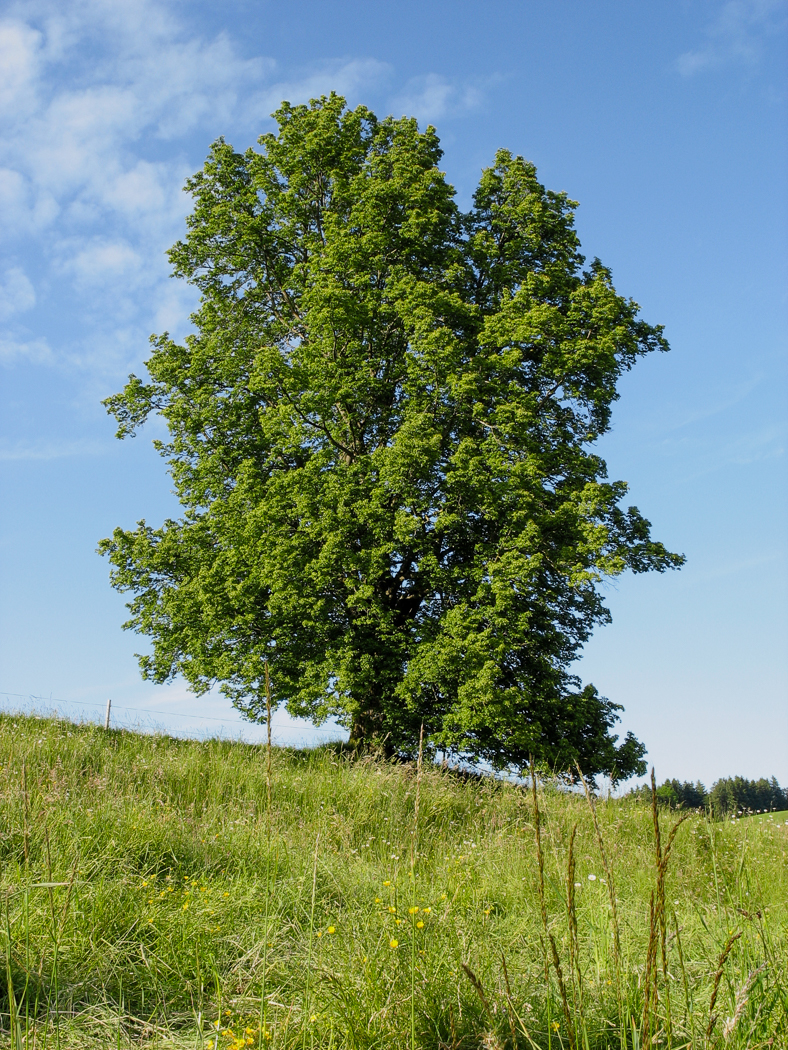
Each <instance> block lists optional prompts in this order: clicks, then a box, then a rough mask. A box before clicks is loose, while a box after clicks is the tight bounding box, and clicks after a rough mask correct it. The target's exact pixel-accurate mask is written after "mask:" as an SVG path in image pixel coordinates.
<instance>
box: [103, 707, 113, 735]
mask: <svg viewBox="0 0 788 1050" xmlns="http://www.w3.org/2000/svg"><path fill="white" fill-rule="evenodd" d="M111 707H112V701H111V700H107V715H106V718H105V719H104V728H105V729H109V711H110V708H111Z"/></svg>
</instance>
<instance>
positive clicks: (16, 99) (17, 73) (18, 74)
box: [0, 22, 41, 120]
mask: <svg viewBox="0 0 788 1050" xmlns="http://www.w3.org/2000/svg"><path fill="white" fill-rule="evenodd" d="M40 46H41V33H39V32H38V31H37V30H36V29H33V28H32V27H30V26H28V25H25V24H24V23H22V22H5V23H0V113H2V114H3V115H4V117H5V118H6V119H8V118H9V117H11V118H13V119H16V120H19V119H20V118H22V117H24V115H25V114H26V113H27V112H29V110H30V109H31V108H32V107H33V106H34V105H35V95H36V80H37V77H38V73H39V57H40V56H39V53H40Z"/></svg>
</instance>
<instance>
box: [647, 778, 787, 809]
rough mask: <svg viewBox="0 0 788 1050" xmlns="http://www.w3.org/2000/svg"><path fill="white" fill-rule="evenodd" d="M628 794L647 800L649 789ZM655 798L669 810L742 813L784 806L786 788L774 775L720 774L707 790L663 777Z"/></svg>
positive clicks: (698, 783) (783, 807)
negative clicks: (663, 779) (768, 777)
mask: <svg viewBox="0 0 788 1050" xmlns="http://www.w3.org/2000/svg"><path fill="white" fill-rule="evenodd" d="M627 794H628V796H629V797H632V798H640V799H641V800H643V801H648V800H649V799H650V797H651V788H649V787H647V786H646V785H645V784H644V785H642V786H641V787H638V788H634V789H633V790H632V791H630V792H628V793H627ZM657 801H658V802H659V804H660V805H663V806H670V807H671V808H672V809H710V810H711V811H712V812H713V813H714V815H715V816H717V817H724V816H728V815H736V814H739V815H742V816H746V815H748V814H751V813H768V812H772V811H779V810H783V809H788V789H783V788H781V787H780V785H779V783H778V782H777V779H776V777H772V778H771V779H770V780H767V779H766V777H761V778H760V779H759V780H747V778H746V777H723V778H722V779H721V780H717V781H716V782H715V783H714V784H713V785H712V787H711V790H710V791H707V790H706V788H705V787H704V786H703V784H701V782H700V781H698V782H697V784H693V783H692V782H691V781H686V780H685V781H684V782H683V783H682V782H681V781H679V780H675V779H673V780H666V781H665V782H664V783H663V784H660V786H659V787H658V788H657Z"/></svg>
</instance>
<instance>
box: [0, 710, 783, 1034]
mask: <svg viewBox="0 0 788 1050" xmlns="http://www.w3.org/2000/svg"><path fill="white" fill-rule="evenodd" d="M271 760H272V765H271V786H272V796H271V797H272V801H271V808H270V813H269V811H268V809H267V772H266V751H265V748H261V747H257V746H251V745H245V744H241V743H231V742H227V741H217V740H208V741H204V742H198V741H183V740H177V739H173V738H168V737H163V736H142V735H135V734H133V733H128V732H121V731H111V732H109V733H105V732H104V731H103V730H101V729H97V728H95V727H91V726H82V727H77V726H74V725H70V724H68V723H63V722H56V721H47V720H39V719H35V718H24V717H15V718H11V717H2V718H0V765H1V766H2V769H1V770H0V860H1V861H2V875H1V876H0V878H1V881H2V905H3V910H4V913H5V914H4V915H3V921H2V929H3V931H4V932H3V947H4V950H5V954H6V956H7V958H8V961H9V965H8V966H7V967H6V966H4V971H6V972H5V974H0V987H1V988H2V991H1V992H0V1012H2V1023H3V1030H4V1034H2V1035H0V1042H2V1040H5V1042H4V1043H3V1044H2V1045H5V1046H14V1048H15V1050H16V1046H17V1045H18V1046H20V1047H21V1046H25V1047H30V1048H31V1047H33V1046H35V1047H40V1048H42V1050H43V1048H46V1047H51V1048H52V1050H54V1048H56V1047H61V1048H63V1050H66V1048H76V1047H93V1046H95V1047H105V1046H106V1047H109V1046H113V1047H116V1046H122V1047H130V1046H137V1047H139V1046H144V1047H154V1046H156V1047H165V1046H168V1047H169V1046H175V1047H184V1048H186V1047H189V1048H195V1047H208V1046H212V1047H214V1048H230V1047H233V1048H235V1050H240V1048H241V1047H242V1046H243V1047H261V1046H272V1047H278V1048H285V1047H293V1048H295V1047H310V1048H311V1047H321V1048H322V1047H336V1048H340V1047H356V1048H367V1047H369V1048H372V1047H380V1048H383V1047H392V1048H393V1047H408V1046H409V1045H410V1044H411V1042H412V1041H415V1043H416V1045H417V1046H419V1047H423V1048H433V1047H434V1048H438V1047H454V1048H455V1050H460V1048H471V1047H482V1046H484V1047H487V1048H492V1047H496V1046H498V1047H511V1046H513V1045H515V1043H516V1045H517V1046H519V1047H531V1048H533V1047H534V1046H536V1047H539V1048H540V1050H541V1048H549V1050H558V1048H559V1047H569V1046H570V1044H571V1043H572V1042H574V1045H576V1046H578V1047H587V1048H588V1050H592V1048H602V1047H618V1048H620V1047H622V1046H627V1047H632V1046H637V1045H638V1041H639V1039H640V1035H641V1033H642V1031H643V1030H644V1029H643V1018H644V1009H646V1010H650V1011H651V1014H650V1015H649V1017H650V1019H649V1025H650V1028H649V1031H650V1032H651V1034H652V1035H656V1037H657V1039H658V1043H657V1044H655V1045H659V1046H663V1047H666V1046H668V1045H672V1046H673V1047H675V1048H678V1047H681V1046H692V1047H698V1048H701V1047H707V1046H708V1047H711V1046H720V1047H722V1046H724V1047H736V1048H739V1050H742V1048H745V1047H746V1048H748V1050H754V1048H755V1047H760V1046H764V1047H765V1046H767V1045H771V1046H772V1047H774V1048H778V1047H780V1046H788V1023H787V1022H786V1015H788V999H787V996H788V981H786V977H785V974H786V973H788V862H787V861H786V851H787V850H788V824H786V823H785V821H786V820H788V816H787V815H784V814H781V815H779V816H778V815H768V816H758V817H756V818H747V819H745V820H740V821H737V822H735V823H732V822H727V823H721V822H720V823H714V822H710V821H708V820H707V819H706V818H704V817H703V816H699V815H692V816H690V817H689V819H688V820H686V821H685V823H684V824H683V825H682V826H681V827H680V828H679V830H678V832H677V833H676V838H675V843H674V845H673V848H672V853H671V855H670V858H669V864H668V866H667V873H666V877H665V894H664V896H665V917H666V953H667V958H666V962H667V979H665V977H664V975H663V972H662V963H661V960H660V957H659V951H658V950H657V951H656V956H655V957H656V960H657V963H656V1000H655V1002H654V1005H653V1010H652V1007H651V1006H649V1005H648V1003H647V1002H646V997H645V996H644V988H645V985H646V984H647V983H648V981H649V980H652V977H653V975H652V977H647V964H648V957H649V940H650V933H651V929H652V925H653V924H652V923H651V920H650V897H651V894H652V891H653V890H655V887H656V874H655V860H654V856H655V848H654V829H653V826H652V814H651V811H650V810H649V808H648V807H646V806H644V805H643V804H642V803H637V804H633V803H631V802H627V801H626V800H616V799H610V800H606V801H601V802H598V803H597V813H598V821H599V831H600V834H601V836H602V839H603V842H604V846H605V849H606V853H607V857H608V862H609V867H610V874H611V876H612V879H613V880H614V885H615V896H614V897H613V901H614V902H615V904H616V912H617V918H618V933H619V941H620V970H621V991H620V996H619V994H618V993H617V988H616V967H615V961H614V956H615V925H614V923H613V920H612V906H611V897H610V895H609V886H608V885H607V883H608V876H607V873H606V872H605V869H604V866H603V864H602V861H601V857H600V851H599V845H598V841H597V837H596V834H595V830H594V825H593V821H592V816H591V812H590V810H589V807H588V805H587V803H586V800H585V798H584V797H583V796H582V795H578V794H574V793H572V794H569V793H564V792H560V791H557V790H555V789H551V788H545V789H542V790H540V792H539V799H538V801H539V808H540V811H541V820H542V828H541V834H542V850H543V862H544V863H543V867H544V902H545V909H546V915H547V931H546V930H545V927H544V925H543V921H542V914H541V906H540V900H539V893H538V886H539V870H538V865H537V861H536V849H535V840H534V809H533V802H532V799H531V797H530V794H529V792H528V791H525V790H522V789H519V788H517V787H514V786H512V785H506V784H501V783H496V782H492V781H482V782H477V781H473V780H468V781H463V780H462V779H460V778H458V777H456V776H454V775H452V774H450V773H449V772H447V771H445V770H441V769H436V768H432V767H429V766H426V765H425V767H424V769H423V771H422V777H421V783H420V786H419V812H418V829H417V831H418V833H417V835H415V836H414V831H415V830H416V829H415V825H414V815H415V814H414V811H415V802H416V790H417V777H416V771H415V769H414V768H411V767H410V766H405V765H393V764H386V763H379V762H376V761H373V760H371V759H364V760H361V761H359V760H356V761H353V760H351V759H350V758H347V757H343V756H342V755H341V754H338V753H337V752H336V751H333V750H331V749H321V750H317V751H314V752H304V751H300V752H299V751H291V750H284V749H274V750H273V753H272V755H271ZM660 821H661V834H662V840H663V846H664V843H665V842H666V840H667V837H668V831H669V826H670V825H671V824H672V823H673V817H671V815H670V814H662V815H661V817H660ZM575 825H577V831H576V833H575V840H574V845H573V856H574V873H573V877H572V880H571V890H572V894H571V895H570V894H569V889H570V887H569V886H568V885H567V874H568V867H567V865H568V850H569V842H570V837H571V834H572V829H573V827H574V826H575ZM414 842H415V847H414V848H415V853H414V854H413V855H412V854H411V848H412V846H413V844H414ZM267 891H268V892H267ZM572 898H573V901H572ZM573 921H574V923H575V924H576V929H577V938H576V944H575V946H573V942H572V940H571V938H570V929H571V928H572V922H573ZM737 934H739V935H740V936H738V937H736V935H737ZM546 936H547V937H549V936H552V938H553V940H554V942H555V945H556V950H557V953H558V956H559V961H560V965H561V970H562V980H563V982H564V990H565V994H566V998H567V1004H568V1008H569V1018H570V1026H571V1031H567V1019H566V1012H565V1010H564V1008H563V1005H562V996H561V989H560V986H559V982H558V979H557V972H556V969H555V966H554V965H553V962H552V955H551V951H550V947H549V944H548V943H547V942H546V940H545V938H546ZM731 937H735V938H736V939H735V940H733V941H732V942H731V944H730V949H729V952H728V954H727V957H726V958H725V959H724V961H723V964H722V967H720V959H721V956H722V954H723V952H724V950H725V947H726V944H728V942H729V941H730V938H731ZM652 941H653V937H652ZM9 943H10V953H9V952H8V950H7V949H8V947H9ZM573 953H574V954H573ZM546 961H547V965H546ZM463 967H465V969H464V968H463ZM264 969H265V981H263V971H264ZM469 972H470V975H472V978H473V979H472V978H471V976H469ZM9 980H10V984H11V986H12V987H13V993H14V1006H15V1008H16V1014H17V1017H16V1031H17V1035H15V1036H12V1035H11V1033H10V1031H9V1018H10V1013H11V1011H12V1003H11V999H10V997H9V994H8V985H9ZM715 984H716V996H715V995H714V992H715ZM263 989H265V1004H264V1008H263V1004H262V1003H261V997H262V990H263ZM713 997H714V998H715V1003H714V1007H713V1009H711V1003H712V998H713ZM668 1000H669V1004H668ZM668 1005H669V1009H670V1029H668V1015H667V1010H668ZM652 1015H653V1016H652ZM715 1015H716V1016H715ZM769 1039H772V1040H773V1042H772V1043H771V1044H769V1043H768V1040H769Z"/></svg>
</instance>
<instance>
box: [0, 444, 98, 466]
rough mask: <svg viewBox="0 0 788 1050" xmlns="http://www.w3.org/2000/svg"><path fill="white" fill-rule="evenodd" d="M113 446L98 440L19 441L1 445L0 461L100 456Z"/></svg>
mask: <svg viewBox="0 0 788 1050" xmlns="http://www.w3.org/2000/svg"><path fill="white" fill-rule="evenodd" d="M111 447H112V446H110V445H109V444H108V443H107V442H103V443H101V442H96V441H61V442H54V441H44V442H39V443H30V442H17V443H16V444H4V445H0V462H3V463H12V462H29V461H33V460H44V461H46V460H52V459H71V458H73V457H75V456H100V455H104V454H106V453H107V452H108V451H109V450H110V449H111Z"/></svg>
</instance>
